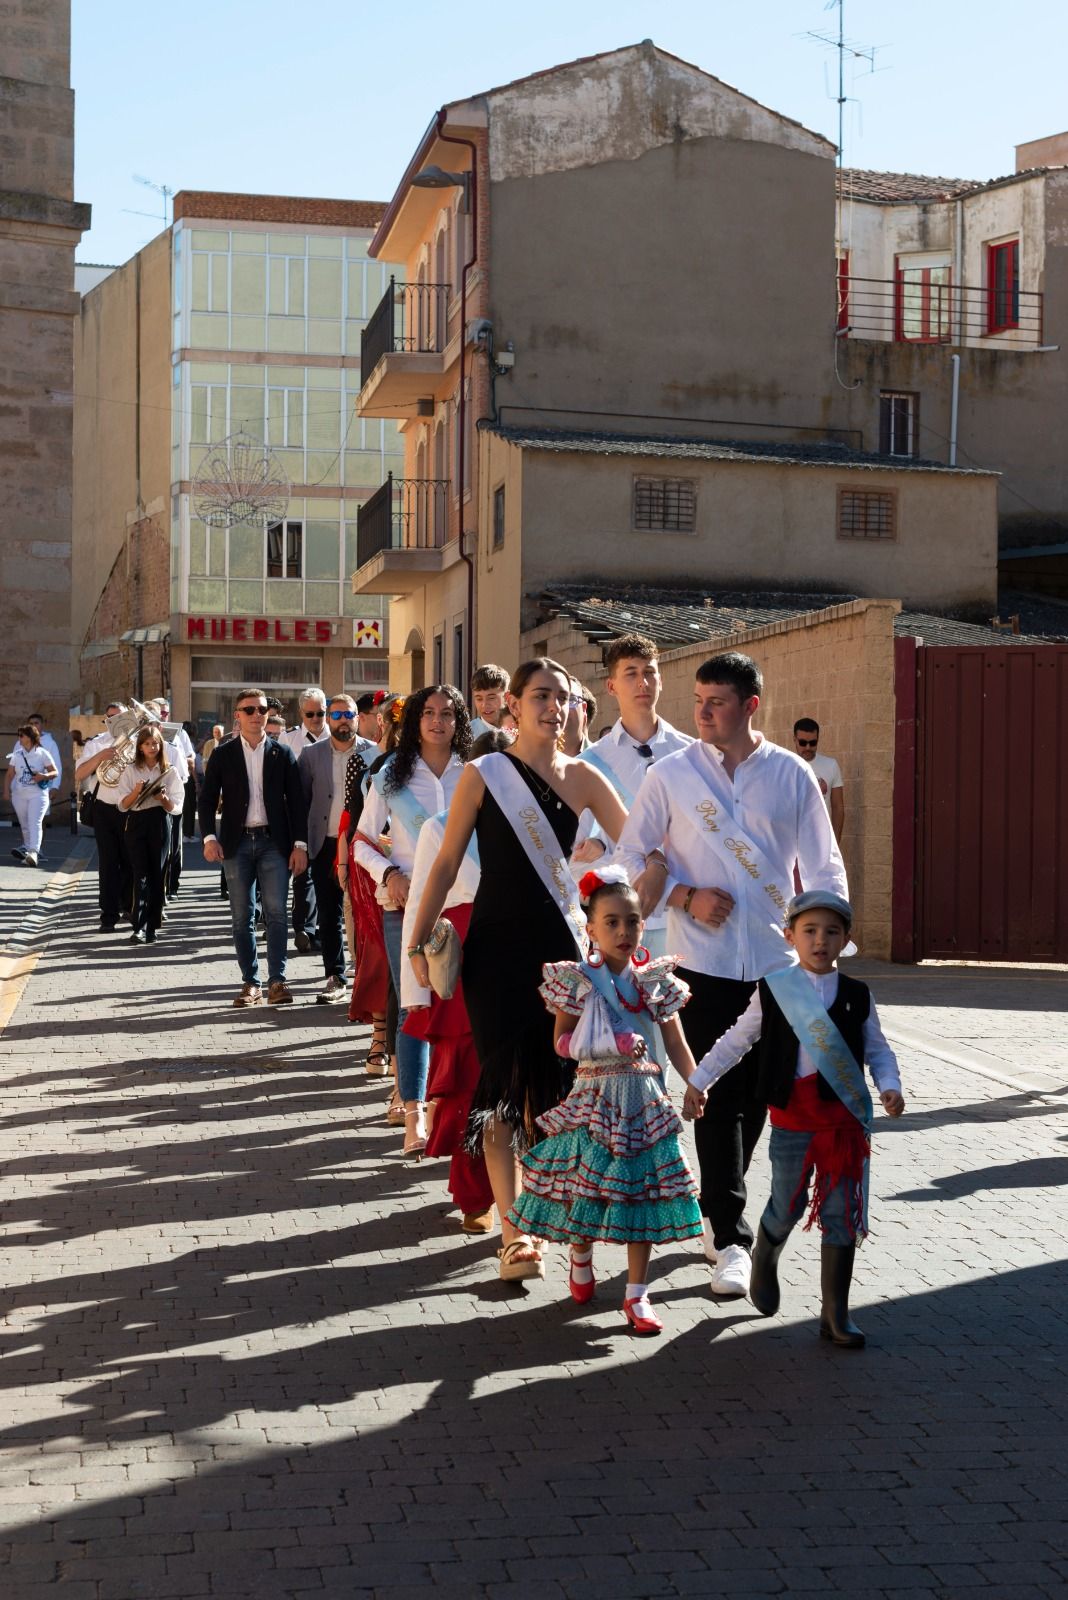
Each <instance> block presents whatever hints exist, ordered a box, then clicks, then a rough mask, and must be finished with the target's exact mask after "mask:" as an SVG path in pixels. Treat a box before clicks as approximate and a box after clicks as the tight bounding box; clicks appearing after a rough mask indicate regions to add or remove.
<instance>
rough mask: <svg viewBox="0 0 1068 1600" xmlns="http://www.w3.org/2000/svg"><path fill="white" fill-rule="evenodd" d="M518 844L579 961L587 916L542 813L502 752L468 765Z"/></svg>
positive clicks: (581, 954)
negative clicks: (543, 888) (556, 911)
mask: <svg viewBox="0 0 1068 1600" xmlns="http://www.w3.org/2000/svg"><path fill="white" fill-rule="evenodd" d="M471 764H472V766H474V767H476V768H477V769H478V775H479V777H480V778H481V779H482V781H483V783H484V784H485V785H486V788H487V789H488V790H489V792H490V794H491V795H492V796H493V798H494V800H496V802H497V804H498V805H499V806H500V808H501V811H502V813H503V815H504V816H505V818H506V819H507V821H508V823H509V825H510V826H511V828H512V830H513V832H514V833H515V836H516V838H517V839H518V840H519V843H520V846H521V847H522V850H523V853H524V855H525V856H526V858H527V860H528V861H529V862H530V864H531V866H532V867H533V868H534V871H535V872H536V873H537V874H538V877H539V878H540V879H541V881H542V883H543V884H544V885H545V888H546V890H547V891H548V894H549V898H550V899H551V900H552V902H553V905H554V906H556V908H557V910H558V911H559V912H560V915H561V916H562V917H563V919H564V921H565V922H566V923H567V926H568V928H569V929H570V932H571V937H572V938H573V939H574V941H575V950H576V952H577V954H578V958H579V960H580V961H581V960H582V959H583V957H584V956H585V954H586V916H585V913H584V912H583V909H582V906H581V905H580V904H579V897H578V889H577V888H576V886H575V880H574V879H573V878H572V876H571V870H570V868H569V866H568V864H567V860H566V859H565V857H564V856H563V855H561V853H560V845H559V843H558V841H557V838H556V835H555V833H554V832H553V830H552V825H551V824H550V822H549V819H548V817H546V815H545V812H544V811H543V810H542V808H541V806H540V805H539V804H538V802H537V800H536V799H535V798H534V795H533V793H532V791H531V790H530V789H529V788H528V786H527V785H526V784H525V783H524V782H523V779H522V778H521V777H520V776H519V773H518V772H517V771H516V769H515V766H514V765H513V763H512V762H511V761H510V760H509V759H508V757H507V756H506V755H505V754H504V752H503V751H502V750H494V751H492V752H491V753H490V754H489V755H488V756H480V757H479V758H478V760H477V761H474V762H472V763H471Z"/></svg>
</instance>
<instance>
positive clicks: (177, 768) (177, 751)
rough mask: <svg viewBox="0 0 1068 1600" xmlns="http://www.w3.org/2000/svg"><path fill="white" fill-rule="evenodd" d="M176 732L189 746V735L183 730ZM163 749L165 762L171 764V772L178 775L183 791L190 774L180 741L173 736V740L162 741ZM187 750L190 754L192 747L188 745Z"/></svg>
mask: <svg viewBox="0 0 1068 1600" xmlns="http://www.w3.org/2000/svg"><path fill="white" fill-rule="evenodd" d="M178 732H179V733H180V734H181V737H182V739H184V740H185V742H186V744H189V735H188V734H187V733H186V731H185V729H184V728H179V730H178ZM163 748H164V750H166V752H167V760H168V761H169V762H170V764H171V771H172V772H176V773H177V774H178V776H179V778H180V779H181V782H182V787H183V789H184V788H185V785H186V784H187V783H188V782H189V779H190V777H191V776H192V774H191V773H190V771H189V764H188V762H187V761H186V756H185V751H184V750H183V749H182V745H181V741H180V740H179V738H178V737H177V736H175V738H173V739H164V741H163ZM189 748H190V752H192V748H193V747H192V745H190V746H189Z"/></svg>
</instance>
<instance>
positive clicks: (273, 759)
mask: <svg viewBox="0 0 1068 1600" xmlns="http://www.w3.org/2000/svg"><path fill="white" fill-rule="evenodd" d="M264 743H265V744H266V746H267V748H266V750H265V751H264V753H263V805H264V810H265V811H266V812H267V827H268V830H269V831H270V835H271V840H272V842H273V843H274V844H275V845H277V847H278V849H279V850H280V851H281V853H282V854H283V855H284V856H285V858H286V860H287V861H288V860H289V855H290V851H291V850H292V849H293V843H294V841H295V840H296V839H300V840H301V842H302V843H306V842H307V838H308V807H307V804H306V802H305V799H304V790H303V788H302V787H301V782H300V774H299V772H298V771H297V758H296V756H295V755H294V754H293V752H292V750H290V748H289V746H288V745H284V744H279V742H278V740H277V739H267V738H265V739H264ZM220 795H221V796H222V817H221V818H220V821H219V827H218V829H216V825H215V813H216V811H217V810H218V802H219V797H220ZM248 798H249V796H248V771H247V769H246V767H245V752H244V749H243V747H242V744H241V740H240V739H239V738H238V739H227V741H226V742H225V744H221V745H219V746H218V748H217V749H216V750H213V751H212V753H211V755H210V756H209V757H208V764H207V766H206V767H205V768H204V783H203V786H202V788H201V791H200V800H199V802H198V806H197V810H198V814H199V817H200V833H201V837H202V838H206V837H207V835H208V834H209V833H216V832H217V833H218V837H219V843H220V844H221V845H222V850H223V855H224V856H232V855H236V853H237V847H238V845H239V844H240V843H241V835H242V831H243V830H244V826H245V817H246V815H247V813H248Z"/></svg>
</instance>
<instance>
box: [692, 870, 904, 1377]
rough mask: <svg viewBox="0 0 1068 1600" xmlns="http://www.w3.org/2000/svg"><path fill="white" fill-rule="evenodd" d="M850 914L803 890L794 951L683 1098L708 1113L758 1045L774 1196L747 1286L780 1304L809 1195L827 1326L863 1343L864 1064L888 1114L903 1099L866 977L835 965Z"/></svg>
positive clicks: (867, 1103) (835, 898)
mask: <svg viewBox="0 0 1068 1600" xmlns="http://www.w3.org/2000/svg"><path fill="white" fill-rule="evenodd" d="M852 923H853V908H852V906H851V905H850V904H849V901H848V900H845V899H843V898H842V896H841V895H839V894H835V893H834V892H833V891H832V890H828V889H810V890H808V891H807V892H806V893H804V894H799V895H795V896H794V898H793V899H792V900H791V901H790V904H789V905H788V907H787V909H786V928H785V936H786V942H787V944H789V945H791V946H792V947H793V950H794V953H795V954H796V956H797V961H796V963H795V964H794V965H792V966H790V967H787V968H785V969H784V970H782V971H780V972H774V973H771V974H769V975H768V976H767V977H766V978H761V980H760V982H759V983H758V984H757V987H756V989H755V990H754V991H753V997H752V999H751V1000H750V1002H749V1006H748V1008H747V1009H746V1010H745V1011H744V1012H743V1014H742V1015H741V1016H740V1017H739V1018H738V1021H737V1022H736V1023H735V1024H734V1026H733V1027H731V1028H728V1029H727V1031H726V1033H724V1034H723V1035H722V1036H721V1037H720V1038H719V1039H718V1040H717V1042H716V1043H715V1044H714V1045H713V1047H712V1049H711V1050H710V1051H709V1052H708V1054H707V1055H706V1056H705V1057H704V1058H703V1060H702V1061H701V1062H700V1064H699V1066H698V1068H697V1071H696V1072H695V1073H694V1075H693V1077H692V1078H691V1079H690V1083H689V1087H688V1089H687V1091H686V1110H687V1115H689V1116H694V1115H700V1113H701V1111H702V1109H703V1105H704V1096H705V1093H706V1091H707V1089H708V1086H709V1085H710V1084H712V1083H715V1082H716V1081H717V1079H719V1078H721V1077H722V1076H723V1074H724V1073H726V1072H729V1071H730V1069H731V1068H732V1067H733V1066H735V1065H736V1063H737V1062H739V1061H741V1060H742V1058H743V1056H745V1054H746V1053H747V1051H749V1050H750V1049H751V1048H752V1047H753V1046H754V1045H756V1046H757V1051H758V1056H757V1061H758V1067H757V1072H758V1084H759V1090H760V1095H761V1098H762V1099H765V1100H766V1101H767V1103H768V1111H769V1117H770V1121H771V1143H770V1155H771V1198H770V1199H769V1201H768V1203H767V1205H766V1206H765V1208H764V1214H763V1216H762V1217H761V1219H760V1227H759V1229H758V1231H757V1240H756V1245H755V1248H754V1251H753V1272H752V1278H751V1281H750V1286H749V1298H750V1299H751V1300H752V1302H753V1304H754V1306H756V1308H757V1310H758V1311H759V1312H760V1313H761V1314H762V1315H763V1316H765V1317H770V1316H774V1314H775V1312H776V1311H778V1309H779V1279H778V1262H779V1256H780V1255H781V1254H782V1248H783V1245H784V1244H785V1243H786V1240H787V1239H788V1238H789V1236H790V1233H791V1232H792V1230H793V1228H794V1227H795V1226H796V1224H797V1223H798V1222H799V1221H800V1220H801V1217H802V1216H803V1214H804V1211H805V1207H806V1205H808V1207H809V1216H808V1221H807V1222H806V1224H805V1227H806V1229H808V1228H811V1227H812V1225H813V1223H817V1224H818V1225H819V1229H820V1233H821V1236H822V1240H821V1247H820V1257H821V1261H820V1280H821V1288H822V1293H823V1308H822V1312H821V1315H820V1335H821V1336H822V1337H823V1338H824V1339H829V1340H830V1341H831V1342H832V1343H833V1344H835V1345H838V1346H840V1347H841V1348H843V1349H853V1350H857V1349H862V1348H863V1345H864V1335H863V1333H862V1332H861V1330H860V1329H859V1328H858V1327H857V1325H856V1323H854V1322H853V1321H852V1319H851V1317H850V1315H849V1287H850V1284H851V1282H852V1278H853V1259H854V1256H855V1253H856V1247H857V1244H858V1242H859V1241H860V1240H861V1239H863V1238H864V1237H865V1236H866V1234H867V1231H868V1169H869V1157H870V1155H871V1127H872V1102H871V1095H870V1094H869V1092H868V1088H867V1085H866V1083H865V1081H864V1067H865V1064H867V1066H868V1068H869V1070H870V1072H871V1076H872V1078H873V1080H874V1082H875V1087H876V1089H877V1090H878V1093H879V1099H880V1100H881V1102H882V1105H883V1109H884V1110H885V1111H886V1114H887V1115H888V1116H891V1117H899V1116H900V1115H901V1113H902V1112H903V1111H904V1109H905V1101H904V1099H903V1098H902V1094H901V1078H900V1075H899V1073H898V1066H897V1059H896V1057H895V1056H894V1053H893V1051H892V1050H891V1049H890V1046H889V1045H888V1044H887V1042H886V1038H885V1036H884V1034H883V1030H882V1028H881V1027H880V1026H879V1019H878V1017H877V1015H876V1012H875V1004H874V1002H873V1000H872V997H871V992H870V990H869V989H868V986H867V984H865V983H861V982H860V981H859V979H857V978H850V977H846V976H845V975H844V974H841V973H839V971H838V968H837V960H838V957H839V955H840V954H841V951H842V949H843V947H844V946H845V944H846V942H847V940H848V939H849V930H850V928H851V926H852ZM813 1174H815V1183H814V1186H813V1190H812V1199H811V1203H809V1184H810V1182H811V1181H812V1178H813Z"/></svg>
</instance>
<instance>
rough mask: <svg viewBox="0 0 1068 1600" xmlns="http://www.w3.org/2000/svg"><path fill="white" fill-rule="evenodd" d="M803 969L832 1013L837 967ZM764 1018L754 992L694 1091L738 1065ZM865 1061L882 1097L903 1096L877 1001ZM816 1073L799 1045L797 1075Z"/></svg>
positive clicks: (702, 1065)
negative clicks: (889, 1092) (885, 1093)
mask: <svg viewBox="0 0 1068 1600" xmlns="http://www.w3.org/2000/svg"><path fill="white" fill-rule="evenodd" d="M801 970H802V972H804V974H805V977H806V978H807V979H808V981H809V983H811V985H812V987H813V988H814V989H815V991H816V993H817V994H818V995H819V997H820V1003H821V1004H822V1005H823V1007H824V1009H825V1010H827V1011H829V1010H830V1009H831V1007H832V1006H833V1005H834V1002H835V1000H836V999H837V998H838V969H837V968H835V970H834V971H833V972H828V973H826V974H823V973H818V972H809V971H808V970H807V968H804V967H802V969H801ZM763 1016H764V1012H763V1008H762V1006H761V1004H760V990H759V989H754V990H753V994H752V998H751V999H750V1001H749V1004H748V1006H747V1007H746V1009H745V1010H744V1011H743V1012H742V1014H741V1016H740V1017H739V1018H738V1021H737V1022H736V1023H734V1025H733V1027H730V1028H728V1029H727V1031H726V1033H724V1034H721V1035H720V1037H719V1038H718V1039H717V1040H716V1042H715V1044H714V1045H713V1046H712V1048H711V1050H710V1051H709V1052H708V1054H707V1055H705V1056H702V1057H701V1060H700V1062H699V1063H698V1067H697V1071H696V1072H695V1073H694V1075H693V1077H692V1078H691V1079H690V1082H691V1084H692V1085H693V1086H694V1088H695V1089H707V1088H708V1085H709V1084H710V1083H714V1082H715V1081H716V1079H717V1078H720V1077H722V1075H723V1073H724V1072H726V1071H727V1070H728V1069H729V1068H731V1067H733V1066H737V1064H738V1062H739V1061H740V1060H741V1059H742V1057H743V1056H744V1055H745V1054H746V1053H747V1051H749V1050H751V1049H752V1047H753V1045H755V1044H756V1042H757V1040H758V1039H759V1038H760V1027H761V1023H762V1021H763ZM864 1060H865V1062H866V1063H867V1067H868V1070H869V1072H870V1073H871V1075H872V1080H873V1082H874V1084H875V1087H876V1088H877V1089H878V1091H879V1093H880V1094H882V1093H883V1091H884V1090H886V1089H896V1090H898V1092H899V1093H900V1090H901V1074H900V1072H899V1071H898V1066H897V1057H896V1056H895V1055H894V1052H893V1051H892V1050H891V1048H890V1046H889V1045H888V1044H887V1042H886V1035H885V1034H884V1033H883V1030H882V1026H881V1024H880V1022H879V1016H878V1013H877V1011H876V1009H875V1001H874V1000H873V1001H872V1003H871V1010H870V1011H869V1012H868V1020H867V1021H866V1022H865V1024H864ZM816 1071H818V1068H817V1066H816V1063H815V1062H814V1061H813V1059H812V1057H811V1056H810V1055H809V1053H808V1051H807V1050H806V1049H805V1047H804V1045H803V1044H800V1043H799V1044H798V1047H797V1072H796V1073H795V1076H796V1077H798V1078H811V1077H812V1075H813V1073H814V1072H816Z"/></svg>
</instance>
